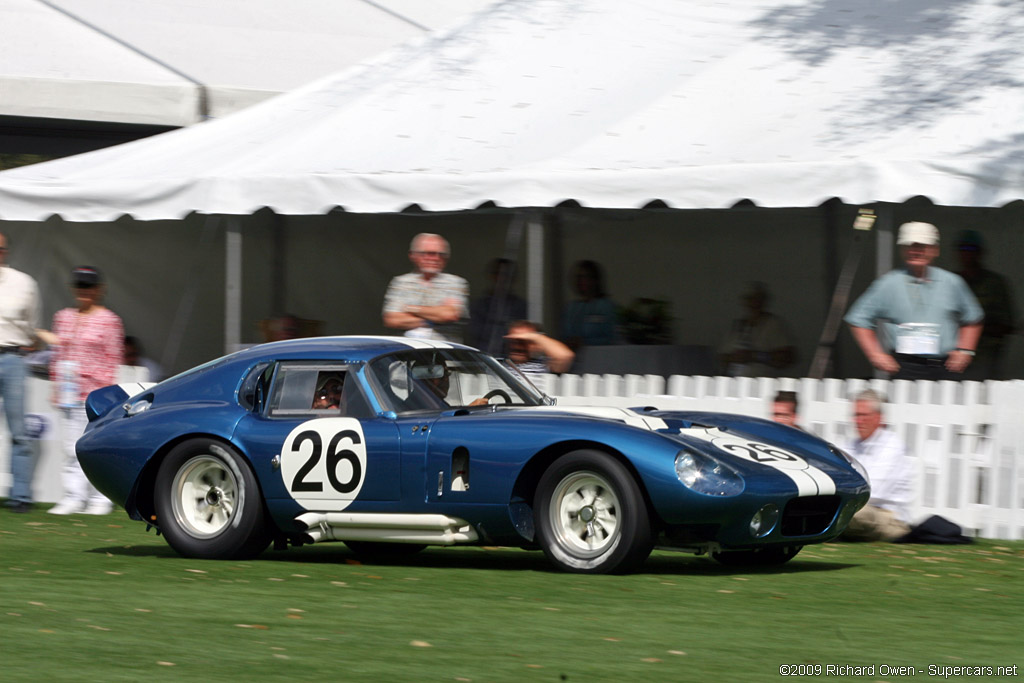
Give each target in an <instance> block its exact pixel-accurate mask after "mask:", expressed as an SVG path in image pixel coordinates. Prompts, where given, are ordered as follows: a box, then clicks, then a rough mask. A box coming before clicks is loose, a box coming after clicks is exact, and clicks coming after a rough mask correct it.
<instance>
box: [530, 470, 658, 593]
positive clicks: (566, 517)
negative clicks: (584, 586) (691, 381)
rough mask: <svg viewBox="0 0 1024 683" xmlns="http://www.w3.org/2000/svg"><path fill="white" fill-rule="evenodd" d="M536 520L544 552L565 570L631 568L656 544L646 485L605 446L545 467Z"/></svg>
mask: <svg viewBox="0 0 1024 683" xmlns="http://www.w3.org/2000/svg"><path fill="white" fill-rule="evenodd" d="M534 519H535V522H536V525H537V538H538V540H539V542H540V545H541V548H542V549H543V550H544V554H545V555H547V557H548V559H549V560H550V561H551V562H552V563H553V564H554V565H555V566H556V567H558V568H559V569H562V570H564V571H569V572H578V573H589V574H605V573H610V572H628V571H631V570H633V569H635V568H637V567H638V566H640V565H641V564H642V563H643V561H644V560H646V559H647V556H648V555H650V554H651V549H652V547H653V535H652V533H651V523H650V519H649V517H648V513H647V505H646V503H645V501H644V498H643V494H642V493H641V491H640V487H639V486H638V485H637V482H636V480H635V479H634V478H633V475H632V474H631V473H630V471H629V470H627V469H626V467H625V466H624V465H623V464H622V463H620V462H619V461H618V460H616V459H615V458H613V457H612V456H610V455H608V454H607V453H602V452H600V451H591V450H580V451H573V452H572V453H568V454H566V455H564V456H562V457H561V458H559V459H558V460H556V461H555V462H554V463H553V464H552V465H551V466H550V467H549V468H548V469H547V470H546V471H545V472H544V474H543V475H542V476H541V479H540V483H539V484H538V486H537V492H536V496H535V499H534Z"/></svg>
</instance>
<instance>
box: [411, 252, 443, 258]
mask: <svg viewBox="0 0 1024 683" xmlns="http://www.w3.org/2000/svg"><path fill="white" fill-rule="evenodd" d="M413 253H414V254H416V255H418V256H430V257H431V258H448V252H445V251H414V252H413Z"/></svg>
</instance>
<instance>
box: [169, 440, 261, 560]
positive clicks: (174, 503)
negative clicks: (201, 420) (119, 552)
mask: <svg viewBox="0 0 1024 683" xmlns="http://www.w3.org/2000/svg"><path fill="white" fill-rule="evenodd" d="M153 498H154V505H155V508H156V522H157V525H158V526H159V527H160V531H161V532H162V533H163V535H164V537H165V538H166V539H167V543H168V544H170V546H171V547H172V548H174V549H175V550H176V551H177V552H178V553H180V554H181V555H184V556H185V557H197V558H202V559H211V560H236V559H245V558H250V557H255V556H256V555H259V554H260V553H261V552H263V551H264V550H265V549H266V547H267V545H268V544H269V543H270V533H269V532H268V529H267V521H266V517H265V513H264V510H263V501H262V499H261V496H260V490H259V486H257V484H256V477H255V475H253V473H252V470H251V469H249V465H248V463H246V461H245V459H244V458H243V457H242V456H241V455H240V454H239V453H238V452H237V451H236V450H235V449H234V448H232V447H231V446H229V445H227V444H225V443H223V442H221V441H217V440H214V439H206V438H197V439H190V440H188V441H184V442H182V443H180V444H178V445H177V446H175V447H174V449H172V450H171V452H170V453H168V454H167V457H166V458H164V461H163V462H162V463H161V464H160V469H159V471H158V472H157V475H156V488H155V491H154V496H153Z"/></svg>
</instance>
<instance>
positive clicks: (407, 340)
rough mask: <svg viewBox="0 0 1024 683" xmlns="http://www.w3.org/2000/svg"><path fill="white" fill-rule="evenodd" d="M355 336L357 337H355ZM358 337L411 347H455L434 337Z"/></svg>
mask: <svg viewBox="0 0 1024 683" xmlns="http://www.w3.org/2000/svg"><path fill="white" fill-rule="evenodd" d="M354 338H355V337H354ZM357 338H358V339H373V340H376V341H389V342H395V343H398V344H405V345H406V346H408V347H409V348H410V349H453V348H455V347H454V346H453V345H452V344H450V343H449V342H445V341H435V340H433V339H413V338H411V337H389V336H383V335H370V336H362V335H361V336H359V337H357Z"/></svg>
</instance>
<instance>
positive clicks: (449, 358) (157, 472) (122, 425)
mask: <svg viewBox="0 0 1024 683" xmlns="http://www.w3.org/2000/svg"><path fill="white" fill-rule="evenodd" d="M86 409H87V412H88V414H89V420H90V422H89V426H88V428H87V430H86V433H85V434H84V436H82V438H81V439H80V440H79V441H78V446H77V449H78V456H79V460H80V461H81V463H82V467H83V468H84V470H85V472H86V474H87V475H88V477H89V479H90V480H91V481H92V482H93V483H94V484H95V485H96V487H97V488H99V490H100V491H102V492H103V493H104V494H106V495H107V496H109V497H110V498H112V499H113V500H114V501H115V502H117V503H119V504H121V505H123V506H124V507H125V509H126V510H127V511H128V514H129V515H130V516H131V517H132V518H133V519H137V520H141V521H145V522H147V523H148V524H149V525H152V526H154V527H156V528H157V529H158V530H159V531H160V532H161V533H162V534H163V535H164V537H165V538H166V539H167V542H168V543H169V544H170V545H171V546H172V547H173V548H174V549H175V550H176V551H177V552H179V553H181V554H182V555H186V556H190V557H198V558H241V557H252V556H254V555H256V554H258V553H260V552H262V551H263V550H264V549H266V548H267V546H268V545H270V543H272V542H273V543H274V544H275V546H276V547H278V548H284V547H287V546H289V545H293V546H294V545H302V544H306V543H312V542H318V541H331V540H339V541H344V542H345V543H346V544H347V545H348V546H349V547H350V548H351V549H352V550H353V551H354V552H357V553H361V554H367V555H372V554H378V555H387V554H392V555H394V554H403V553H413V552H416V551H418V550H420V549H422V548H423V547H425V546H427V545H458V544H486V545H505V546H518V547H524V548H538V547H539V548H540V549H541V550H543V551H544V553H545V554H546V555H547V557H548V558H549V560H550V561H551V562H552V563H553V564H554V565H555V566H556V567H558V568H560V569H562V570H565V571H571V572H592V573H602V572H624V571H630V570H633V569H635V568H637V567H638V566H639V565H640V564H641V563H642V562H643V561H644V560H645V559H646V558H647V556H648V555H649V554H650V552H651V550H652V548H654V547H659V548H675V549H680V550H687V551H691V552H696V553H707V554H709V555H711V556H712V557H714V558H716V559H717V560H719V561H721V562H723V563H729V564H778V563H782V562H785V561H787V560H789V559H790V558H792V557H793V556H794V555H796V553H797V552H799V550H800V549H801V548H802V547H803V546H805V545H807V544H810V543H820V542H822V541H827V540H829V539H832V538H834V537H836V536H837V535H839V534H840V533H841V532H842V531H843V529H844V528H845V527H846V525H847V524H848V522H849V520H850V518H851V517H852V516H853V513H854V512H856V511H857V510H858V509H859V508H860V507H861V506H863V505H864V503H865V502H866V501H867V499H868V495H869V486H868V481H867V476H866V475H865V473H864V471H863V469H862V468H861V467H860V465H859V464H858V463H857V462H856V461H855V460H853V459H852V458H850V457H849V456H848V455H846V454H845V453H843V452H842V451H841V450H839V449H838V448H836V447H835V446H832V445H830V444H829V443H827V442H825V441H822V440H821V439H818V438H816V437H814V436H812V435H810V434H807V433H805V432H802V431H799V430H797V429H792V428H790V427H785V426H782V425H777V424H774V423H771V422H768V421H765V420H760V419H756V418H751V417H743V416H738V415H727V414H717V413H704V412H668V411H659V410H657V409H654V408H636V409H631V410H625V409H620V408H577V407H563V406H557V405H554V401H553V400H551V399H550V398H548V397H547V396H545V395H544V394H542V393H541V392H540V391H538V390H537V389H536V388H535V387H534V386H533V385H532V384H531V383H530V382H529V381H528V380H526V379H525V378H524V377H523V376H521V375H520V374H519V373H518V372H517V371H516V369H515V367H514V366H512V365H506V364H504V363H502V362H500V361H498V360H496V359H494V358H492V357H490V356H488V355H486V354H483V353H480V352H479V351H476V350H474V349H471V348H468V347H464V346H459V345H457V344H446V343H438V342H429V341H419V340H413V339H405V338H392V337H324V338H317V339H299V340H290V341H284V342H274V343H270V344H264V345H261V346H257V347H253V348H251V349H247V350H244V351H240V352H238V353H234V354H232V355H229V356H226V357H224V358H221V359H218V360H215V361H212V362H210V363H207V364H205V365H202V366H200V367H197V368H195V369H193V370H190V371H188V372H185V373H183V374H181V375H178V376H176V377H173V378H171V379H168V380H166V381H164V382H161V383H160V384H156V385H152V386H146V385H135V386H124V385H121V386H110V387H106V388H104V389H100V390H98V391H95V392H93V393H92V394H90V396H89V398H88V401H87V404H86Z"/></svg>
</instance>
